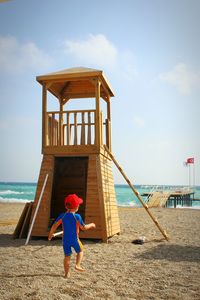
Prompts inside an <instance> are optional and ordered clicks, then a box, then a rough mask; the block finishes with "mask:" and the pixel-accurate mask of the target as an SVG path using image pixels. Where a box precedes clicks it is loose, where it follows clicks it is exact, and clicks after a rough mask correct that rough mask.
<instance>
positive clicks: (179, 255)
mask: <svg viewBox="0 0 200 300" xmlns="http://www.w3.org/2000/svg"><path fill="white" fill-rule="evenodd" d="M135 257H137V258H140V259H146V260H153V259H157V260H169V261H174V262H181V261H189V262H200V247H197V246H192V245H191V246H190V245H185V246H184V245H183V246H181V245H175V244H170V245H166V244H165V245H158V246H157V247H155V248H151V249H150V250H148V251H146V252H144V253H142V254H139V255H136V256H135Z"/></svg>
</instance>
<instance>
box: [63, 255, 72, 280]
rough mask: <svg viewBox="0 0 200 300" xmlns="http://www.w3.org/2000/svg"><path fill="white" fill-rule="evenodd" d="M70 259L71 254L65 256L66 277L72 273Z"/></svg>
mask: <svg viewBox="0 0 200 300" xmlns="http://www.w3.org/2000/svg"><path fill="white" fill-rule="evenodd" d="M70 259H71V256H65V258H64V271H65V278H69V277H70V273H69V266H70Z"/></svg>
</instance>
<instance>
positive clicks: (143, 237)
mask: <svg viewBox="0 0 200 300" xmlns="http://www.w3.org/2000/svg"><path fill="white" fill-rule="evenodd" d="M145 241H146V237H145V236H140V237H139V238H138V239H135V240H133V241H132V243H133V244H136V245H143V244H144V242H145Z"/></svg>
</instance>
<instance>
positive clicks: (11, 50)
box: [0, 36, 52, 73]
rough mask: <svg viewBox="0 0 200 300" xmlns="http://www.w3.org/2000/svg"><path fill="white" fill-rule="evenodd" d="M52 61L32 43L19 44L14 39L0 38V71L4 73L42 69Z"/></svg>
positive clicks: (10, 37)
mask: <svg viewBox="0 0 200 300" xmlns="http://www.w3.org/2000/svg"><path fill="white" fill-rule="evenodd" d="M51 64H52V59H51V58H50V57H49V56H48V55H47V54H46V53H44V52H43V51H42V50H40V49H39V48H38V47H37V46H36V45H35V44H34V43H33V42H27V43H20V42H19V41H18V40H17V39H16V38H15V37H12V36H9V37H3V36H0V69H1V70H2V71H6V72H11V73H15V72H23V71H25V70H27V69H43V68H46V67H48V66H50V65H51Z"/></svg>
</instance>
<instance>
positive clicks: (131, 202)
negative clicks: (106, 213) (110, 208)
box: [117, 201, 140, 207]
mask: <svg viewBox="0 0 200 300" xmlns="http://www.w3.org/2000/svg"><path fill="white" fill-rule="evenodd" d="M117 206H118V207H140V205H138V204H137V203H134V202H133V201H130V202H126V203H119V202H118V203H117Z"/></svg>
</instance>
